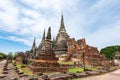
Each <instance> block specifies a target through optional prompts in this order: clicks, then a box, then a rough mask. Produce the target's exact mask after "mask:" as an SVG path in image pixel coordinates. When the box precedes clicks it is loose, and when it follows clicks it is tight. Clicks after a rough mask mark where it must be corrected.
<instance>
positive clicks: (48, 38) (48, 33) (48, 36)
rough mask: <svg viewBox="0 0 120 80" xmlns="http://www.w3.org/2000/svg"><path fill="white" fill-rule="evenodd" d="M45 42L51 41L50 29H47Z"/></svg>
mask: <svg viewBox="0 0 120 80" xmlns="http://www.w3.org/2000/svg"><path fill="white" fill-rule="evenodd" d="M46 40H49V41H51V27H49V29H48V32H47V36H46Z"/></svg>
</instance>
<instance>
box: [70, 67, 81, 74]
mask: <svg viewBox="0 0 120 80" xmlns="http://www.w3.org/2000/svg"><path fill="white" fill-rule="evenodd" d="M78 71H79V72H83V69H82V68H69V72H72V73H76V72H78Z"/></svg>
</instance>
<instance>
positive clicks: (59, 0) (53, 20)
mask: <svg viewBox="0 0 120 80" xmlns="http://www.w3.org/2000/svg"><path fill="white" fill-rule="evenodd" d="M16 1H17V0H16ZM20 2H22V3H23V4H24V5H25V6H27V7H25V6H23V5H21V4H19V2H18V3H17V4H19V5H21V6H22V7H19V6H18V5H15V4H16V3H14V2H13V1H10V0H4V1H1V2H0V10H1V9H2V11H0V30H2V31H7V32H11V33H13V34H17V35H20V36H23V37H21V38H19V37H17V36H13V35H11V36H12V37H11V36H9V37H8V38H9V40H13V41H18V42H22V43H24V44H26V45H29V46H30V45H31V44H32V41H33V37H37V39H38V40H37V43H39V42H40V40H41V36H42V34H43V30H44V29H46V32H47V29H48V27H49V26H51V27H52V35H53V36H54V37H55V36H56V33H57V32H58V29H59V26H60V18H61V13H62V12H63V14H64V18H65V26H66V29H67V32H68V34H69V35H70V36H71V37H75V38H77V39H79V38H82V37H86V38H87V40H86V41H88V44H91V45H94V46H98V47H99V48H101V47H102V46H103V45H102V44H107V43H108V42H110V43H113V44H114V41H115V40H118V39H117V38H119V35H117V34H119V31H118V30H119V27H118V24H119V23H120V22H119V20H120V16H119V15H115V14H114V15H112V16H111V15H110V13H111V12H112V10H111V12H109V10H110V9H111V8H113V9H114V7H115V8H116V7H118V6H119V4H120V2H119V0H109V1H107V0H98V1H96V2H95V3H94V4H92V5H90V6H89V7H88V4H89V1H83V0H50V1H49V0H21V1H20ZM86 6H87V7H86ZM107 11H108V12H109V13H106V12H107ZM116 13H117V12H116ZM118 13H120V12H119V11H118ZM117 16H118V17H117ZM115 17H117V18H116V19H114V18H115ZM112 20H113V21H114V22H116V23H114V22H112ZM102 21H103V22H105V21H106V23H101V24H98V23H100V22H102ZM117 21H118V22H117ZM110 23H111V24H110ZM108 24H109V25H108ZM94 28H98V29H96V30H94ZM90 30H93V31H92V32H90ZM111 32H112V33H111ZM109 35H111V36H109ZM24 36H27V37H26V38H25V37H24ZM8 38H7V39H8ZM103 38H105V39H103ZM111 45H112V44H111Z"/></svg>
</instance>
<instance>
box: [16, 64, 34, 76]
mask: <svg viewBox="0 0 120 80" xmlns="http://www.w3.org/2000/svg"><path fill="white" fill-rule="evenodd" d="M16 66H17V68H18V69H21V70H22V71H23V72H24V73H25V74H26V75H29V76H32V75H33V74H32V73H31V72H30V71H29V70H28V69H27V68H22V67H21V66H27V65H25V64H20V63H16Z"/></svg>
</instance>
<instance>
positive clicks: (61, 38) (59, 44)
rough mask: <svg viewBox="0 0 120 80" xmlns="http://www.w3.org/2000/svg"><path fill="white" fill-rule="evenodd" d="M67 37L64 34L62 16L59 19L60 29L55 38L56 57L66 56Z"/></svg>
mask: <svg viewBox="0 0 120 80" xmlns="http://www.w3.org/2000/svg"><path fill="white" fill-rule="evenodd" d="M68 39H69V35H68V34H67V33H66V30H65V25H64V19H63V15H62V17H61V23H60V29H59V32H58V34H57V36H56V40H55V45H54V51H55V54H56V55H61V54H66V52H67V44H66V43H67V40H68Z"/></svg>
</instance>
